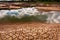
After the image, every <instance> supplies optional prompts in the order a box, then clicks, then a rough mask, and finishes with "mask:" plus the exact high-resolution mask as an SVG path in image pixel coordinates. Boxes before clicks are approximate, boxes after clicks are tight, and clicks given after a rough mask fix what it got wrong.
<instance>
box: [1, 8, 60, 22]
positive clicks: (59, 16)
mask: <svg viewBox="0 0 60 40" xmlns="http://www.w3.org/2000/svg"><path fill="white" fill-rule="evenodd" d="M6 15H10V16H15V17H17V18H21V17H22V16H24V15H28V16H32V15H33V16H36V15H47V16H48V18H47V23H60V12H59V11H49V12H45V11H38V9H36V8H35V7H32V8H21V9H16V10H0V18H3V17H5V16H6Z"/></svg>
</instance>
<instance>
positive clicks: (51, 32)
mask: <svg viewBox="0 0 60 40" xmlns="http://www.w3.org/2000/svg"><path fill="white" fill-rule="evenodd" d="M59 39H60V24H46V23H40V22H27V23H0V40H59Z"/></svg>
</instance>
